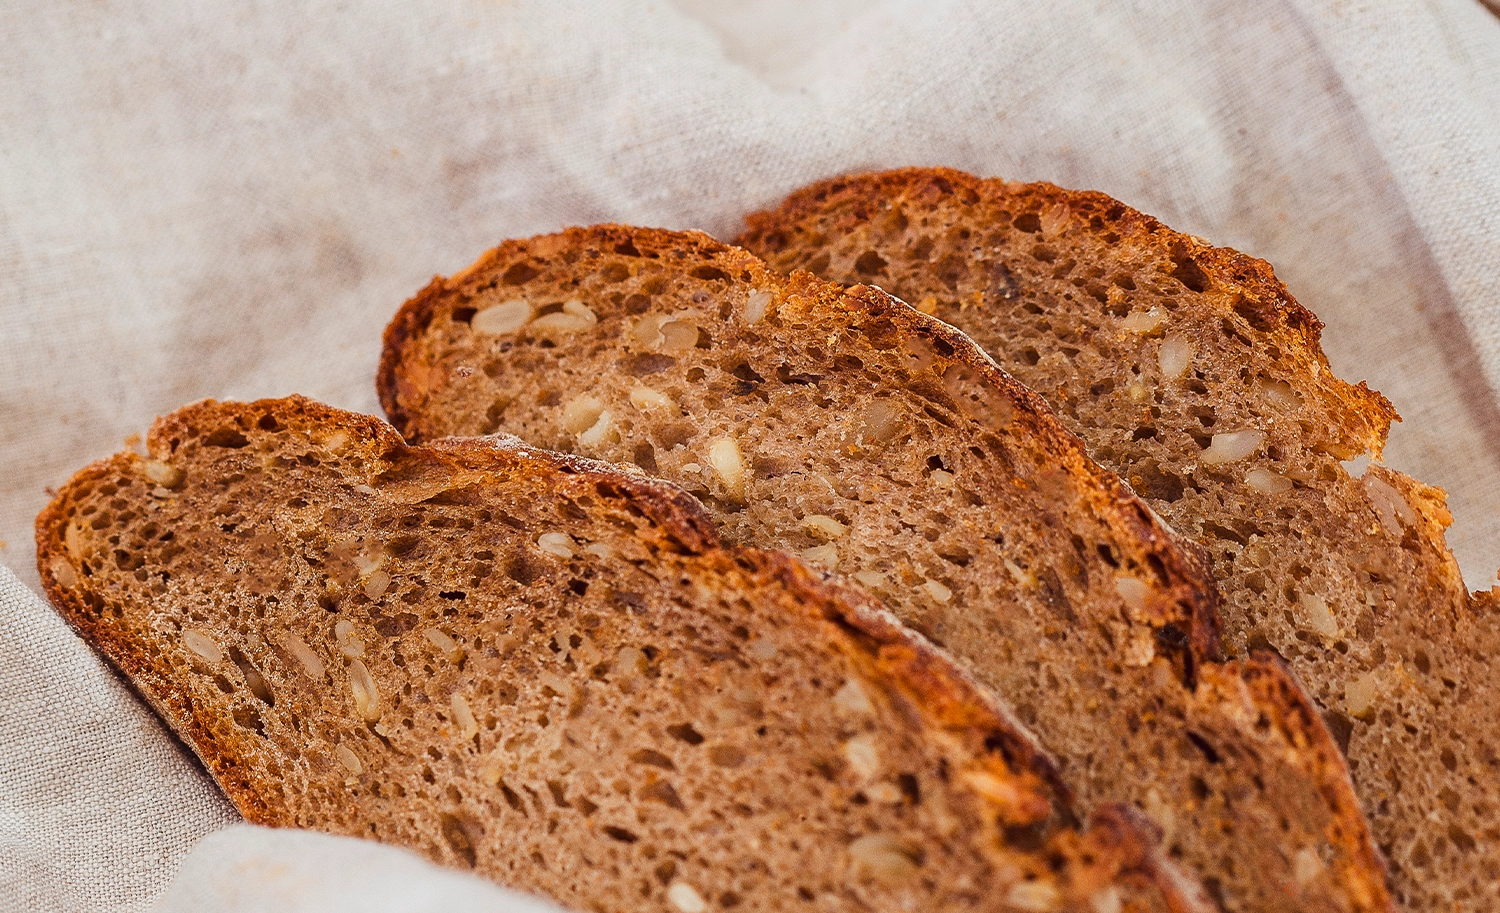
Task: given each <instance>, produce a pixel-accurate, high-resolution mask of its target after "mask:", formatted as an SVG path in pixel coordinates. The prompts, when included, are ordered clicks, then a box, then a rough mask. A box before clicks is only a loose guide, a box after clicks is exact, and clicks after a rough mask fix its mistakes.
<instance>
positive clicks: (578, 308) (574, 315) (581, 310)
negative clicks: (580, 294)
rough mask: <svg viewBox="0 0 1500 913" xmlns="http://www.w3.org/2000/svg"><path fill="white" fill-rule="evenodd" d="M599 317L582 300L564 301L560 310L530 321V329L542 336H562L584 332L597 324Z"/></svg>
mask: <svg viewBox="0 0 1500 913" xmlns="http://www.w3.org/2000/svg"><path fill="white" fill-rule="evenodd" d="M598 324H599V318H598V317H597V316H595V314H594V312H593V311H592V310H591V309H590V308H589V307H588V305H586V304H584V303H583V302H582V301H579V300H577V299H573V300H570V301H564V302H563V306H562V310H561V311H558V312H555V313H552V314H543V315H542V316H540V317H538V318H536V319H535V320H533V321H531V329H532V331H533V332H535V333H539V334H541V335H544V336H564V335H569V334H572V333H584V332H587V331H589V330H592V329H593V328H594V327H595V326H598Z"/></svg>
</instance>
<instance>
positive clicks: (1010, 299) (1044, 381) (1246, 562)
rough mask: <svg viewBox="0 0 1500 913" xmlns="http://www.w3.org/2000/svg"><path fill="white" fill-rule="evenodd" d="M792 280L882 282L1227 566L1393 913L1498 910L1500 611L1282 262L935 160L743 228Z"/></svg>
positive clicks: (843, 182) (1240, 612)
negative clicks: (1357, 808)
mask: <svg viewBox="0 0 1500 913" xmlns="http://www.w3.org/2000/svg"><path fill="white" fill-rule="evenodd" d="M749 223H750V230H749V231H748V232H747V233H746V234H745V236H744V237H743V238H742V242H743V243H744V244H745V245H746V246H748V247H750V248H751V249H752V250H754V251H757V252H759V253H760V254H761V255H762V256H765V257H767V258H768V259H769V260H770V261H771V262H772V263H774V264H775V265H776V266H777V267H778V268H780V269H785V270H791V269H798V268H801V269H810V270H812V271H813V272H815V273H818V274H820V275H823V276H825V277H827V278H830V279H835V280H838V281H844V282H848V281H865V282H873V283H878V284H880V285H881V286H882V287H885V288H888V289H890V290H891V291H892V292H894V293H895V294H897V295H900V296H902V297H904V298H906V299H907V300H909V301H913V302H917V303H918V304H919V306H920V307H921V308H922V309H923V310H925V311H928V312H929V313H933V314H935V315H936V316H937V317H939V318H941V319H943V320H945V321H948V322H949V323H952V324H953V325H955V326H957V327H959V328H960V329H962V330H963V331H964V332H966V333H968V334H970V335H971V336H973V337H974V338H975V340H976V341H978V342H979V343H980V345H982V346H983V347H985V348H986V349H987V350H988V351H989V352H990V353H991V354H992V355H994V357H995V358H996V359H997V360H998V361H999V362H1000V363H1001V364H1002V365H1003V366H1004V367H1005V368H1006V369H1007V370H1009V371H1011V372H1013V373H1014V374H1015V375H1016V377H1017V378H1019V379H1020V380H1021V381H1022V382H1023V383H1025V384H1027V385H1028V386H1031V387H1032V388H1034V389H1035V390H1037V391H1038V392H1040V393H1041V394H1042V395H1043V398H1045V399H1046V400H1047V401H1048V403H1049V404H1051V405H1052V407H1053V408H1055V409H1056V410H1057V412H1058V415H1059V416H1060V418H1061V419H1062V421H1063V422H1064V423H1066V424H1067V425H1068V427H1070V428H1071V429H1072V430H1074V431H1075V432H1077V433H1078V434H1079V435H1080V436H1082V437H1083V439H1084V440H1085V441H1086V442H1087V444H1088V447H1089V450H1090V453H1091V454H1092V455H1093V456H1094V457H1095V458H1096V459H1098V460H1099V462H1101V463H1103V464H1104V465H1105V466H1107V467H1109V468H1111V469H1113V470H1115V471H1116V472H1118V473H1119V474H1120V475H1121V476H1122V477H1124V478H1125V479H1127V480H1129V482H1130V484H1131V485H1132V486H1133V487H1134V488H1135V490H1136V491H1137V492H1139V493H1140V494H1141V495H1142V496H1143V497H1145V498H1146V499H1147V500H1148V501H1149V502H1150V504H1151V506H1152V507H1153V508H1154V509H1155V510H1156V511H1157V512H1159V513H1160V514H1161V515H1162V516H1163V517H1165V518H1166V519H1167V520H1168V522H1170V523H1171V524H1172V525H1173V527H1174V528H1176V529H1177V530H1179V531H1180V532H1182V533H1184V534H1186V535H1189V536H1192V537H1193V538H1195V539H1196V540H1197V541H1199V542H1200V543H1202V544H1203V546H1204V547H1205V548H1207V549H1208V551H1209V553H1210V554H1211V555H1212V556H1213V567H1214V574H1215V576H1216V577H1217V578H1218V580H1219V583H1220V586H1221V587H1222V588H1223V590H1224V594H1225V598H1226V605H1225V607H1224V609H1223V615H1224V633H1225V640H1226V644H1227V648H1228V650H1229V651H1230V652H1231V653H1233V654H1244V653H1245V652H1246V651H1248V650H1249V649H1251V648H1253V647H1256V646H1261V647H1266V648H1270V649H1274V650H1275V651H1276V652H1277V653H1278V654H1280V655H1281V656H1283V657H1285V658H1286V660H1287V662H1289V663H1290V664H1291V666H1292V668H1293V669H1294V670H1295V671H1296V673H1297V675H1298V676H1299V677H1300V678H1301V679H1302V680H1303V681H1304V682H1306V683H1307V686H1308V688H1309V690H1310V691H1311V692H1312V694H1313V695H1314V697H1315V699H1316V700H1317V703H1318V705H1319V708H1320V709H1321V711H1322V712H1323V713H1324V715H1325V717H1326V718H1327V720H1328V723H1329V725H1330V727H1331V728H1332V730H1333V731H1334V733H1336V734H1337V736H1338V738H1339V740H1340V742H1341V744H1342V745H1343V747H1344V748H1345V750H1346V751H1347V754H1348V760H1349V767H1350V769H1351V771H1352V773H1353V777H1354V782H1355V785H1356V788H1357V790H1358V792H1359V793H1360V795H1361V797H1362V799H1363V807H1364V810H1365V812H1366V814H1367V815H1368V816H1369V818H1370V821H1371V826H1372V828H1373V830H1374V833H1375V836H1376V839H1377V842H1378V843H1379V844H1380V846H1381V847H1382V849H1383V850H1384V851H1385V854H1386V856H1387V858H1388V859H1389V860H1390V861H1391V864H1392V868H1393V876H1394V877H1393V884H1394V887H1395V890H1396V892H1397V894H1398V896H1399V898H1400V899H1402V900H1404V901H1405V902H1406V903H1407V904H1409V905H1410V906H1411V907H1412V908H1413V909H1419V910H1474V911H1479V910H1494V909H1500V811H1497V806H1496V797H1497V796H1500V713H1497V712H1496V709H1495V708H1500V676H1497V675H1496V673H1495V670H1494V665H1493V659H1492V657H1493V656H1494V655H1495V654H1494V649H1493V648H1494V645H1496V643H1497V641H1500V614H1497V613H1496V612H1495V611H1494V609H1493V608H1492V607H1491V606H1492V603H1491V601H1490V600H1489V599H1488V598H1486V599H1485V600H1483V601H1480V602H1474V601H1471V598H1470V596H1469V593H1468V591H1467V589H1466V587H1465V586H1464V583H1463V580H1462V578H1461V577H1460V575H1459V571H1458V567H1457V565H1456V564H1455V562H1454V560H1453V557H1452V555H1451V554H1450V553H1449V552H1448V550H1447V548H1446V546H1445V544H1444V542H1443V529H1444V527H1445V526H1446V525H1447V524H1448V522H1449V516H1448V513H1447V511H1446V510H1445V509H1444V507H1443V493H1442V492H1441V491H1439V490H1438V489H1435V488H1432V487H1430V486H1427V485H1423V484H1422V483H1420V482H1418V481H1416V480H1414V479H1411V478H1408V477H1407V476H1404V475H1402V474H1400V473H1397V472H1394V471H1392V470H1389V469H1387V468H1385V467H1383V466H1380V465H1372V466H1369V467H1368V468H1367V469H1365V470H1363V474H1362V475H1361V474H1360V473H1359V472H1358V471H1357V468H1356V471H1352V472H1351V471H1350V467H1346V465H1344V464H1343V462H1342V461H1347V460H1350V459H1351V458H1356V457H1362V456H1368V457H1378V456H1379V453H1380V448H1381V446H1382V445H1383V444H1384V442H1385V435H1386V431H1387V429H1388V428H1389V424H1390V421H1391V419H1392V418H1393V417H1394V416H1395V413H1394V411H1393V410H1392V409H1391V406H1390V404H1389V403H1388V402H1387V401H1386V400H1385V399H1384V398H1383V397H1381V396H1380V395H1379V394H1378V393H1374V392H1372V391H1371V390H1369V389H1368V388H1367V387H1366V386H1365V385H1364V384H1363V383H1361V384H1359V385H1350V384H1348V383H1345V382H1344V381H1342V380H1340V379H1339V378H1338V377H1336V376H1334V374H1333V373H1332V371H1330V370H1329V367H1328V362H1327V359H1326V358H1325V357H1324V355H1323V352H1322V350H1321V348H1320V347H1319V344H1318V338H1319V330H1320V328H1321V324H1319V322H1318V320H1317V318H1316V317H1314V316H1313V315H1312V314H1311V313H1309V312H1308V311H1307V310H1306V309H1304V308H1303V307H1301V306H1300V305H1299V304H1298V303H1297V302H1296V301H1295V300H1293V298H1292V297H1291V295H1289V294H1288V293H1287V290H1286V289H1285V287H1284V286H1283V285H1282V284H1281V283H1280V282H1279V281H1278V280H1277V279H1276V277H1275V275H1274V274H1273V273H1272V271H1271V268H1270V266H1268V265H1267V264H1266V263H1264V262H1263V261H1260V260H1257V259H1254V258H1252V257H1247V256H1245V255H1243V254H1240V253H1238V252H1236V251H1233V250H1227V249H1224V248H1214V247H1210V246H1208V245H1207V244H1205V243H1204V242H1202V241H1201V240H1199V239H1196V238H1192V237H1188V236H1185V235H1182V234H1179V233H1177V232H1174V231H1171V230H1170V229H1168V228H1167V227H1166V226H1164V225H1162V224H1161V223H1159V222H1157V221H1156V220H1155V219H1152V218H1150V217H1149V216H1146V215H1143V214H1141V213H1139V212H1136V211H1135V210H1132V209H1130V208H1129V207H1126V206H1124V205H1123V204H1121V203H1119V202H1117V201H1115V200H1113V199H1110V198H1109V197H1107V196H1104V195H1103V194H1098V193H1080V192H1072V191H1067V190H1062V189H1060V188H1057V187H1054V186H1052V185H1050V184H1012V183H1006V182H1004V181H999V180H979V179H976V178H974V177H972V176H970V175H966V174H961V173H958V172H953V171H947V170H937V169H931V170H929V169H910V170H905V171H895V172H889V173H884V174H867V175H857V176H853V177H848V178H839V179H836V180H832V181H827V182H824V183H821V184H817V185H814V186H812V187H809V188H807V189H805V190H801V191H798V192H797V193H795V194H793V195H792V196H791V197H790V198H789V199H788V200H787V201H786V202H785V203H784V204H783V205H782V206H781V207H780V208H779V209H778V210H776V211H773V212H767V213H760V214H756V215H753V216H751V217H750V219H749Z"/></svg>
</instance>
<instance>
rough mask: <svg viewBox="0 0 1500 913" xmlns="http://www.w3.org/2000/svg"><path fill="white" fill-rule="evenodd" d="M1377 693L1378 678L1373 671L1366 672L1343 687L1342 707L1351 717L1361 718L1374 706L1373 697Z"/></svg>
mask: <svg viewBox="0 0 1500 913" xmlns="http://www.w3.org/2000/svg"><path fill="white" fill-rule="evenodd" d="M1379 692H1380V678H1379V676H1377V675H1376V674H1375V671H1374V670H1371V671H1369V672H1366V673H1364V674H1362V675H1360V676H1359V677H1358V678H1356V679H1354V680H1353V681H1351V682H1348V683H1346V684H1345V685H1344V707H1345V708H1346V709H1348V711H1349V714H1350V715H1351V716H1356V717H1362V716H1364V715H1365V714H1366V713H1369V712H1370V709H1371V708H1372V707H1374V706H1375V696H1376V695H1377V694H1378V693H1379Z"/></svg>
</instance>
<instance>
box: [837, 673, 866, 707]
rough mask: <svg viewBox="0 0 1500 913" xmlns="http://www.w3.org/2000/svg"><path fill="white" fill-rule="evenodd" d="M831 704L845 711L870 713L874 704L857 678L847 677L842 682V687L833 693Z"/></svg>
mask: <svg viewBox="0 0 1500 913" xmlns="http://www.w3.org/2000/svg"><path fill="white" fill-rule="evenodd" d="M833 706H835V707H837V708H838V709H840V710H842V711H844V712H846V713H857V714H871V713H874V712H875V705H874V704H872V703H870V696H869V695H868V694H866V693H865V689H864V687H863V686H861V685H860V683H859V680H858V679H853V678H851V679H849V680H848V681H846V682H844V684H843V687H841V688H839V690H838V691H835V692H834V694H833Z"/></svg>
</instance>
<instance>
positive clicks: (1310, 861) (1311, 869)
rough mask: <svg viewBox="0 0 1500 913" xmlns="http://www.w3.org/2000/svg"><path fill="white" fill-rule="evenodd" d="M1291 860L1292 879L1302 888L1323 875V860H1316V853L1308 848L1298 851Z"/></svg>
mask: <svg viewBox="0 0 1500 913" xmlns="http://www.w3.org/2000/svg"><path fill="white" fill-rule="evenodd" d="M1293 860H1294V861H1293V863H1292V877H1293V878H1296V879H1297V884H1299V885H1301V886H1302V887H1304V888H1305V887H1307V886H1308V885H1309V884H1312V882H1313V880H1314V879H1316V878H1317V877H1318V876H1319V875H1321V874H1322V873H1323V860H1322V859H1320V858H1318V851H1317V850H1315V849H1313V848H1312V847H1310V846H1304V847H1303V848H1302V849H1300V850H1298V851H1297V855H1296V856H1295V857H1293Z"/></svg>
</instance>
